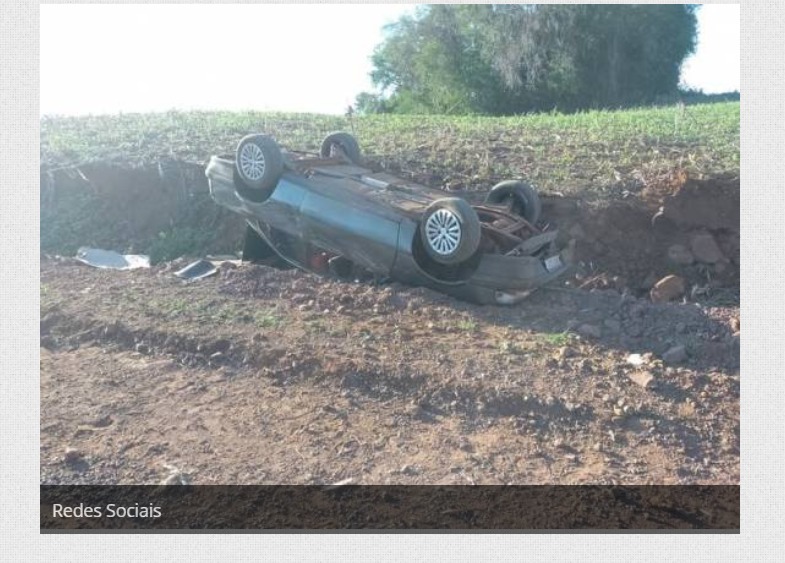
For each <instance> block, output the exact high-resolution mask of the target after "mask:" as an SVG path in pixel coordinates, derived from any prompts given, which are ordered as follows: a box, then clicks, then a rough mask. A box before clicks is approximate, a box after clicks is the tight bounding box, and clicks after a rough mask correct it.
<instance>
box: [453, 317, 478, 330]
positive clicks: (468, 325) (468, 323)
mask: <svg viewBox="0 0 785 563" xmlns="http://www.w3.org/2000/svg"><path fill="white" fill-rule="evenodd" d="M455 326H456V327H457V328H458V330H462V331H465V332H475V331H476V330H477V328H478V325H477V322H476V321H473V320H471V319H463V320H460V321H458V322H457V323H456V324H455Z"/></svg>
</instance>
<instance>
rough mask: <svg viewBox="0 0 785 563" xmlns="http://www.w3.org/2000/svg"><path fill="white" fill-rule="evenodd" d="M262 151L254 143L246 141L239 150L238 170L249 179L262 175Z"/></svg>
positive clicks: (257, 178)
mask: <svg viewBox="0 0 785 563" xmlns="http://www.w3.org/2000/svg"><path fill="white" fill-rule="evenodd" d="M264 168H265V164H264V153H263V152H262V149H260V148H259V146H258V145H257V144H256V143H247V144H246V145H245V146H244V147H243V148H242V150H241V151H240V170H242V171H243V174H244V175H245V176H246V178H248V179H249V180H259V179H260V178H261V177H262V176H263V175H264Z"/></svg>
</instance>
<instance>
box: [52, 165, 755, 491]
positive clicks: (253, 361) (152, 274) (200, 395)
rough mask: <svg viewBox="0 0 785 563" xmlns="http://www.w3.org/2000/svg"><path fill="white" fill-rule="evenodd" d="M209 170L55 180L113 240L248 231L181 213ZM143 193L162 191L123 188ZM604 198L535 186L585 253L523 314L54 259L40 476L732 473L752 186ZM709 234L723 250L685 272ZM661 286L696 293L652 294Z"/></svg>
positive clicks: (415, 293)
mask: <svg viewBox="0 0 785 563" xmlns="http://www.w3.org/2000/svg"><path fill="white" fill-rule="evenodd" d="M199 172H200V171H199V170H196V168H194V169H193V170H191V169H188V170H187V174H186V175H185V176H183V174H184V173H183V172H182V170H180V172H178V173H177V174H178V176H177V178H179V179H181V180H182V179H183V178H185V180H183V184H182V185H183V190H184V191H182V190H181V191H177V190H174V191H173V190H172V189H170V188H171V186H172V185H173V183H172V182H163V181H162V180H161V178H163V177H164V176H165V175H166V174H165V171H162V170H159V171H158V172H155V171H151V170H147V171H140V170H137V171H136V172H135V174H136V176H133V177H130V176H129V177H124V178H125V179H124V180H117V179H116V178H114V176H123V174H124V172H122V171H121V170H119V169H117V168H114V169H112V168H102V167H100V166H98V167H95V168H94V169H90V168H86V169H85V171H84V173H83V176H84V177H81V176H79V177H72V178H70V180H67V179H66V178H65V177H60V178H59V179H58V180H57V183H58V185H59V186H60V187H61V188H62V186H64V185H66V184H65V182H67V181H72V182H73V183H74V184H73V186H74V187H73V189H74V190H82V189H85V186H87V187H89V188H90V189H91V190H94V191H95V194H96V197H97V198H98V200H99V201H101V205H102V208H103V209H105V210H106V211H107V213H108V215H107V216H106V217H105V219H106V220H107V221H109V223H112V224H114V225H115V226H116V228H113V229H112V230H111V231H110V232H111V234H112V236H116V237H119V236H122V237H126V240H143V239H145V238H146V237H147V238H149V237H151V236H155V233H156V232H157V230H159V229H161V228H162V227H164V226H166V224H167V222H168V223H169V224H174V221H175V220H178V221H179V220H183V221H196V222H195V223H194V227H197V228H200V229H210V230H209V232H214V233H216V239H217V240H222V241H224V242H226V241H229V240H231V241H235V240H236V241H237V242H239V237H240V233H241V232H242V231H241V228H240V227H241V223H239V222H238V220H237V218H236V217H233V216H232V215H231V214H228V215H226V214H216V213H214V211H215V209H213V208H212V207H211V208H210V209H209V210H208V211H207V212H205V213H206V214H203V215H199V214H190V215H189V216H187V217H181V218H177V217H176V215H177V213H178V211H177V210H178V209H180V208H181V207H180V206H181V204H182V201H186V200H188V199H189V198H191V197H192V195H189V194H190V193H191V192H190V191H189V190H191V189H192V188H193V185H192V183H193V182H196V181H197V178H199ZM148 176H149V177H148ZM186 176H187V177H192V178H191V179H192V180H193V182H191V181H188V178H187V177H186ZM116 180H117V181H116ZM178 181H179V180H178ZM198 181H199V182H203V180H198ZM123 182H125V183H123ZM162 182H163V183H162ZM145 186H146V187H145ZM167 186H168V187H167ZM187 186H191V187H190V188H188V187H187ZM199 186H201V187H199V188H198V189H199V190H201V191H203V190H204V186H202V185H201V184H199ZM142 187H145V189H146V190H147V192H149V193H150V194H153V193H154V194H156V196H155V198H153V199H151V198H147V197H137V198H136V199H134V198H130V199H129V197H130V196H129V195H128V194H130V193H132V192H136V193H137V194H139V193H140V189H141V188H142ZM164 188H166V189H164ZM142 191H144V190H142ZM147 192H145V193H147ZM57 193H58V192H53V191H51V190H50V191H47V190H44V189H43V186H42V197H63V195H62V194H63V193H65V192H59V193H60V195H57ZM113 194H114V195H113ZM118 194H119V195H118ZM612 195H613V197H610V198H608V199H607V200H605V201H604V202H597V201H594V202H588V201H586V200H582V199H579V198H570V197H561V196H558V195H550V196H545V197H544V212H543V215H544V218H545V220H546V221H552V222H554V223H556V224H557V225H558V227H559V229H560V233H561V236H562V242H567V241H568V240H575V241H576V245H577V246H576V251H577V257H578V263H577V264H576V269H575V272H574V273H573V275H571V276H570V277H568V278H566V279H564V280H560V281H559V283H558V284H556V285H554V286H552V287H546V288H542V289H541V290H539V291H537V292H535V293H534V294H533V295H532V296H531V297H530V298H528V299H527V300H526V301H525V302H523V303H521V304H519V305H517V306H514V307H492V306H485V307H482V306H476V305H472V304H469V303H464V302H461V301H458V300H455V299H453V298H451V297H447V296H444V295H442V294H439V293H436V292H433V291H430V290H426V289H421V288H412V287H407V286H402V285H399V284H396V283H392V284H385V285H369V284H359V283H350V282H341V281H338V280H333V279H328V278H319V277H316V276H313V275H311V274H308V273H304V272H301V271H297V270H277V269H273V268H269V267H264V266H254V265H249V264H244V265H242V266H239V267H233V266H231V264H225V265H224V267H222V268H221V270H220V272H219V275H217V276H215V277H212V278H208V279H205V280H202V281H200V282H197V283H191V284H185V283H183V282H182V281H181V280H180V279H179V278H176V277H175V276H174V275H173V272H174V271H176V269H178V268H179V267H181V266H182V265H184V264H185V263H186V261H185V260H179V261H175V262H170V263H161V264H158V265H156V266H154V267H153V268H151V269H149V270H136V271H131V272H117V271H104V270H97V269H92V268H90V267H87V266H84V265H82V264H80V263H78V262H76V261H74V260H72V259H70V258H58V257H52V256H43V257H42V259H41V481H42V483H48V484H59V483H96V484H98V483H106V484H110V483H111V484H147V483H159V482H163V481H166V482H183V483H184V482H188V483H195V484H251V483H253V484H280V483H297V484H321V483H336V482H341V481H344V480H347V479H351V482H352V483H355V484H434V483H442V484H494V483H499V484H501V483H515V484H545V483H554V484H555V483H559V484H589V483H591V484H609V483H613V484H616V483H623V484H646V483H657V484H686V483H690V484H738V483H739V377H740V374H739V335H740V332H739V331H740V321H739V283H738V280H739V267H738V266H739V230H738V225H739V221H738V201H739V180H738V178H715V179H712V180H696V179H689V178H686V177H683V176H680V175H679V174H673V175H670V176H667V177H663V178H658V179H654V180H652V181H650V182H649V183H648V184H647V185H646V186H643V187H640V189H637V191H634V193H633V192H627V191H623V192H620V193H618V194H612ZM467 197H468V198H469V199H473V198H478V199H479V198H481V197H482V194H468V195H467ZM118 198H120V199H118ZM123 198H125V199H123ZM134 201H139V202H140V203H139V204H138V205H137V204H136V203H134ZM167 202H169V203H167ZM177 202H180V203H179V204H178V203H177ZM170 204H171V205H170ZM121 216H122V217H125V222H124V223H123V222H119V217H121ZM65 227H67V224H66V223H64V228H65ZM122 229H126V231H127V232H126V231H123V230H122ZM64 232H65V231H64ZM123 233H125V234H123ZM696 233H709V234H711V235H712V236H713V237H714V239H715V240H716V242H717V244H718V245H719V247H720V249H721V251H722V253H723V254H724V256H725V257H726V259H725V260H723V261H722V262H721V263H717V264H705V263H700V262H695V263H693V264H689V265H683V264H682V265H679V264H674V263H673V262H672V261H670V260H669V259H668V249H669V248H670V247H671V246H672V245H674V244H681V245H684V246H687V247H688V246H689V244H690V239H691V237H693V236H694V235H695V234H696ZM58 236H60V235H58ZM96 236H98V235H96ZM107 240H108V239H107ZM88 242H89V241H88ZM93 242H94V243H100V242H101V239H100V237H98V238H97V239H96V241H93ZM118 250H119V248H118ZM667 274H677V275H679V276H682V277H683V278H684V279H685V281H686V285H687V288H688V291H687V294H686V295H685V296H684V297H683V298H682V299H680V300H678V301H676V302H671V303H652V302H651V300H650V299H649V296H648V290H649V288H650V287H651V285H652V284H653V283H654V282H655V281H656V280H657V279H659V278H660V277H662V276H664V275H667ZM678 346H683V347H684V352H685V353H684V354H681V355H682V356H683V357H682V358H680V359H677V360H675V361H674V360H672V359H671V360H670V361H669V363H667V364H666V362H664V361H663V356H665V358H666V359H667V358H669V354H668V352H669V351H671V350H672V348H674V347H678ZM631 354H639V355H640V358H639V359H638V361H637V365H634V364H633V363H630V358H629V357H630V355H631ZM676 355H677V356H678V355H679V354H676Z"/></svg>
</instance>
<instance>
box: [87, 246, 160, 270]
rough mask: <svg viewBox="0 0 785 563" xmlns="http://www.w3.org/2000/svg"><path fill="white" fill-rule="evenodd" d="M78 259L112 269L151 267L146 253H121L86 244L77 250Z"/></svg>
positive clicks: (90, 264) (98, 266) (97, 266)
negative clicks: (89, 246) (90, 246)
mask: <svg viewBox="0 0 785 563" xmlns="http://www.w3.org/2000/svg"><path fill="white" fill-rule="evenodd" d="M76 259H77V260H78V261H79V262H82V263H83V264H87V265H88V266H93V267H94V268H108V269H112V270H134V269H136V268H149V267H150V257H149V256H145V255H144V254H120V253H119V252H114V251H113V250H103V249H101V248H88V247H86V246H83V247H81V248H79V250H77V252H76Z"/></svg>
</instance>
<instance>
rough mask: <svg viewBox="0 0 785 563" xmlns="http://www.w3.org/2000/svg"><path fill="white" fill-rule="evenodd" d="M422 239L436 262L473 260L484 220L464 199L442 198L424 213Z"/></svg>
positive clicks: (448, 262)
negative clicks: (482, 220) (481, 220)
mask: <svg viewBox="0 0 785 563" xmlns="http://www.w3.org/2000/svg"><path fill="white" fill-rule="evenodd" d="M420 236H421V238H422V242H423V245H424V246H425V250H426V252H428V255H429V256H430V257H431V258H433V260H435V261H436V262H439V263H440V264H458V263H460V262H463V261H465V260H467V259H468V258H471V256H472V255H474V253H475V252H476V251H477V248H478V247H479V246H480V236H481V229H480V219H479V217H478V216H477V212H476V211H475V210H474V208H472V206H471V205H469V203H468V202H467V201H466V200H464V199H461V198H458V197H449V198H444V199H438V200H436V201H434V202H433V203H432V204H431V205H429V206H428V208H427V209H426V210H425V213H423V216H422V222H421V223H420Z"/></svg>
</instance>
